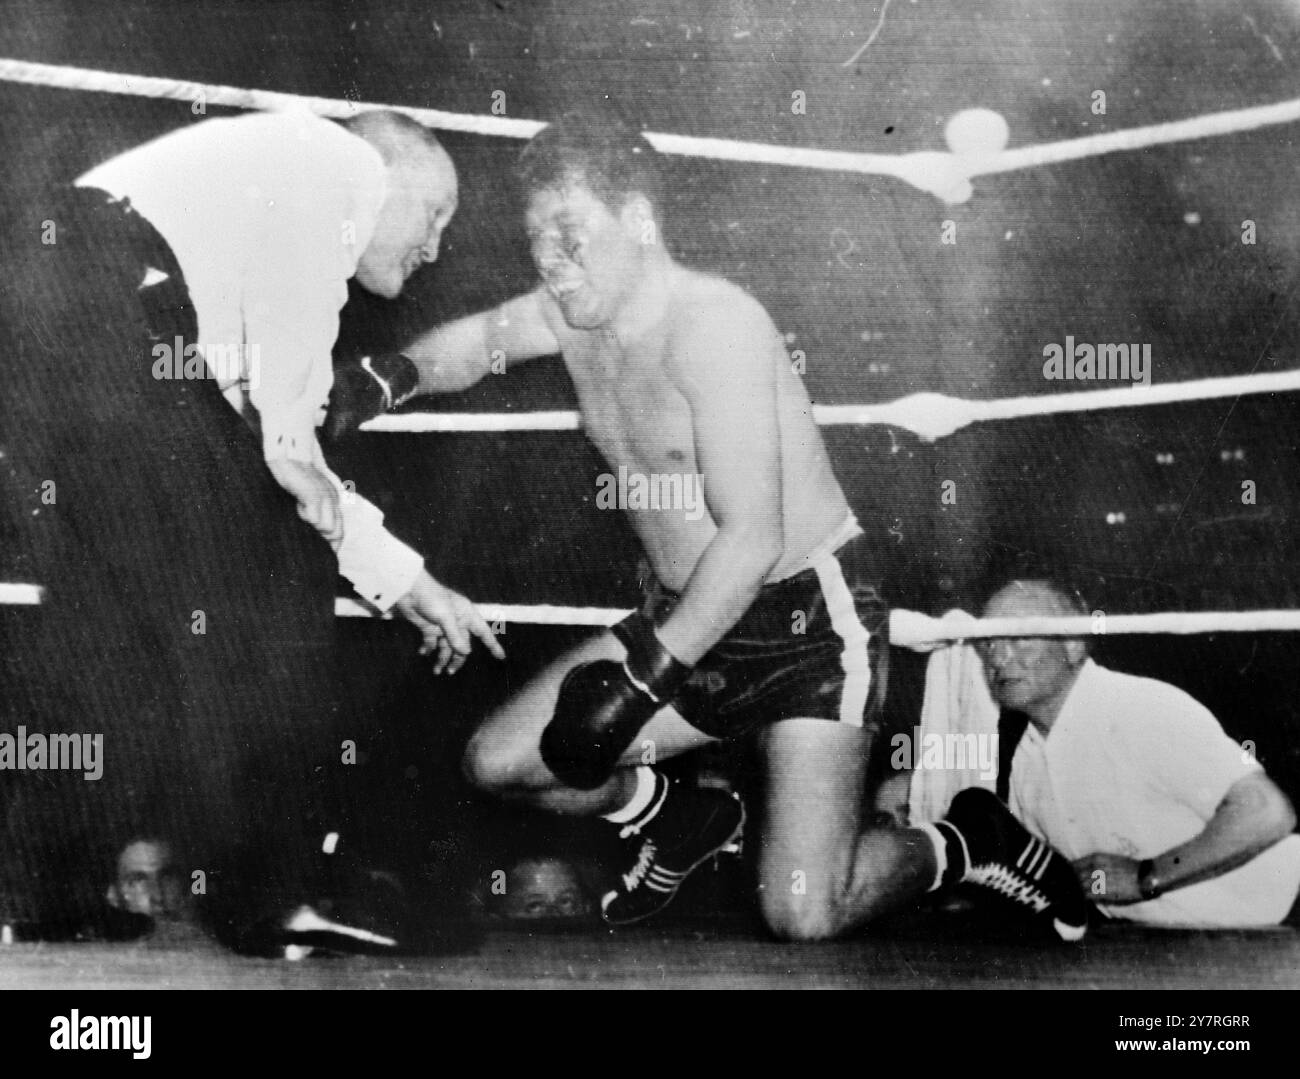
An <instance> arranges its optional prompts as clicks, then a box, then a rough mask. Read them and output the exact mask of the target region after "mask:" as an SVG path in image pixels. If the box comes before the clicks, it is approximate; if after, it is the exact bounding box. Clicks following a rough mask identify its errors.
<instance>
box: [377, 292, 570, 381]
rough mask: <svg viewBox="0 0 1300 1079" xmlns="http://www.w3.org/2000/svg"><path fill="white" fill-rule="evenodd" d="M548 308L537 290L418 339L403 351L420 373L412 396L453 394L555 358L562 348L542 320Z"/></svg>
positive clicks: (544, 319)
mask: <svg viewBox="0 0 1300 1079" xmlns="http://www.w3.org/2000/svg"><path fill="white" fill-rule="evenodd" d="M548 302H549V299H548V297H546V295H545V293H544V292H543V290H541V289H537V290H535V291H533V292H529V293H525V294H524V295H522V296H516V297H515V298H514V299H512V300H507V301H506V302H505V303H503V304H501V305H500V306H499V307H494V308H492V309H491V310H488V311H480V312H479V313H478V314H475V315H468V316H466V317H465V318H459V319H454V320H453V321H451V322H447V323H444V324H443V325H441V326H435V327H434V328H433V329H431V330H428V331H426V332H425V333H422V334H421V335H420V336H419V337H417V338H416V339H415V340H414V341H412V342H410V344H408V345H406V346H405V347H403V348H402V350H401V351H402V354H403V355H404V356H407V357H408V358H409V359H410V360H411V361H412V362H413V363H414V364H415V367H416V369H417V370H418V371H419V373H420V381H419V384H418V385H417V387H416V390H415V393H416V394H425V393H454V392H456V391H457V390H464V389H467V388H468V387H470V386H472V385H474V383H476V382H477V381H478V380H479V379H481V378H482V377H483V376H484V375H487V374H488V373H490V372H494V371H495V372H498V373H499V372H503V371H504V370H505V368H506V367H508V366H510V365H511V364H515V363H519V362H521V361H523V360H531V359H535V358H536V357H538V356H553V355H555V354H556V353H557V352H559V351H560V343H559V341H558V339H557V338H556V336H555V334H554V333H553V332H552V330H551V327H550V325H549V323H548V321H547V318H546V314H545V310H544V304H546V303H548Z"/></svg>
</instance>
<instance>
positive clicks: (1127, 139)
mask: <svg viewBox="0 0 1300 1079" xmlns="http://www.w3.org/2000/svg"><path fill="white" fill-rule="evenodd" d="M0 80H4V81H7V82H17V83H25V84H27V85H35V86H49V87H54V88H58V89H64V90H81V91H90V92H97V93H107V94H128V95H132V96H135V97H146V98H156V99H163V100H172V101H186V102H190V103H194V102H198V101H202V102H204V104H205V105H207V104H212V105H217V106H227V107H231V108H240V109H284V108H304V107H305V108H307V109H310V110H311V111H312V112H315V113H317V114H318V115H321V116H328V117H332V118H335V119H341V118H346V117H350V116H355V115H356V114H357V113H358V112H361V111H363V110H366V109H376V108H385V109H395V110H396V111H398V112H404V113H406V114H407V115H408V116H411V117H412V118H414V119H416V120H419V121H421V122H422V123H425V124H428V125H430V126H432V127H436V128H440V129H442V130H445V131H465V132H470V133H473V134H479V135H495V136H503V137H507V138H520V139H527V138H531V137H532V136H533V135H535V134H536V133H537V132H538V131H540V130H541V129H542V128H543V127H544V126H545V124H544V122H542V121H539V120H525V119H516V118H513V117H506V116H482V115H475V114H469V113H454V112H445V111H443V110H441V109H427V108H414V107H410V106H393V105H383V104H372V103H363V102H358V101H348V100H342V99H338V98H327V97H311V96H306V95H301V94H288V93H280V92H276V91H270V90H254V89H245V88H241V87H236V86H222V85H217V84H208V83H199V82H191V81H189V80H183V79H172V78H164V77H158V76H152V75H127V74H122V73H120V72H113V71H100V70H96V69H92V68H81V67H69V66H65V65H60V64H42V63H36V62H33V61H28V60H18V59H13V58H0ZM1297 120H1300V98H1297V99H1291V100H1286V101H1278V102H1274V103H1272V104H1268V105H1253V106H1248V107H1246V108H1242V109H1230V110H1226V111H1224V112H1216V113H1206V114H1203V115H1200V116H1192V117H1188V118H1186V119H1183V120H1173V121H1168V122H1165V123H1159V124H1150V125H1146V126H1143V127H1133V128H1125V129H1123V130H1121V131H1108V132H1102V133H1099V134H1096V135H1084V136H1081V137H1079V138H1075V139H1063V140H1059V141H1057V142H1051V143H1039V144H1035V145H1030V146H1020V147H1017V148H1015V149H1013V150H1000V151H998V152H996V153H979V154H967V155H961V156H959V155H956V154H953V153H951V152H949V151H946V150H945V151H917V152H913V153H905V154H876V153H858V152H853V151H842V150H818V149H809V148H805V147H798V146H777V145H771V144H768V143H757V142H741V141H738V140H735V139H715V138H700V137H697V136H692V135H673V134H668V133H665V132H652V131H648V132H646V138H647V139H648V140H649V141H650V143H651V145H653V146H654V147H655V149H656V150H658V151H660V152H661V153H665V154H678V155H685V156H690V157H706V158H712V159H715V160H721V161H738V162H745V163H748V164H766V165H784V166H793V167H798V168H809V169H821V170H825V171H831V172H850V173H863V174H873V175H878V176H892V177H894V178H895V179H898V180H902V181H904V182H905V183H909V184H911V185H912V186H913V187H916V188H918V189H919V190H921V191H925V192H928V193H929V194H932V195H935V196H937V197H939V198H941V199H943V200H944V201H946V202H964V201H966V199H967V198H968V197H969V195H970V186H969V180H970V179H971V178H972V177H975V176H987V175H993V174H995V173H1001V172H1010V171H1013V170H1016V169H1027V168H1037V167H1041V166H1045V165H1054V164H1059V163H1061V162H1064V161H1076V160H1078V159H1080V158H1085V157H1096V156H1099V155H1102V154H1110V153H1117V152H1124V151H1133V150H1140V149H1144V148H1146V147H1150V146H1157V145H1162V144H1166V143H1173V142H1187V141H1190V140H1194V139H1204V138H1211V137H1218V136H1224V135H1233V134H1238V133H1240V132H1245V131H1253V130H1256V129H1258V128H1261V127H1269V126H1273V125H1277V124H1289V123H1294V122H1295V121H1297Z"/></svg>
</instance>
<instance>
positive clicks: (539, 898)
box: [499, 858, 595, 919]
mask: <svg viewBox="0 0 1300 1079" xmlns="http://www.w3.org/2000/svg"><path fill="white" fill-rule="evenodd" d="M499 909H500V913H501V915H502V917H505V918H516V919H556V918H563V919H577V918H588V917H591V916H592V915H594V913H595V904H594V903H593V902H592V899H591V896H590V894H589V893H588V892H587V889H586V888H585V887H584V886H583V883H582V880H581V878H580V877H579V876H578V873H577V870H575V869H574V868H573V866H572V865H570V864H569V863H568V862H566V861H564V860H562V859H560V858H524V859H521V860H520V861H518V862H516V863H515V864H514V866H513V867H512V868H511V869H510V872H509V873H508V874H507V877H506V892H505V895H504V896H502V897H501V903H500V908H499Z"/></svg>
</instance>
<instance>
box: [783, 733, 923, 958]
mask: <svg viewBox="0 0 1300 1079" xmlns="http://www.w3.org/2000/svg"><path fill="white" fill-rule="evenodd" d="M871 742H872V733H871V731H870V730H866V729H863V728H861V727H852V726H849V725H847V724H844V723H834V722H829V721H827V720H818V719H789V720H785V721H783V722H780V723H774V724H773V725H772V726H771V727H769V728H768V729H767V730H766V731H765V732H764V735H763V750H764V754H765V757H766V765H767V789H766V794H767V797H766V819H765V821H764V827H763V830H762V836H763V842H762V849H761V853H760V858H759V889H760V905H761V908H762V912H763V918H764V920H765V921H766V923H767V925H768V927H769V928H770V929H771V930H772V932H774V933H775V934H777V935H778V936H780V937H784V938H787V939H790V940H819V939H825V938H828V937H833V936H835V935H836V934H839V933H842V932H844V931H845V930H847V929H849V928H851V927H852V926H854V925H856V924H859V923H861V922H865V921H867V920H869V919H871V918H873V917H876V916H877V915H880V914H883V913H885V912H886V911H888V910H890V909H892V908H895V907H897V906H899V905H901V904H903V903H905V902H907V901H908V900H910V899H913V898H916V897H919V896H920V895H922V894H923V893H924V892H925V891H926V890H927V889H928V888H929V887H930V885H931V884H932V883H933V881H934V878H935V855H934V848H933V846H932V844H931V842H930V840H929V839H928V838H927V837H926V836H925V835H924V833H922V832H919V831H916V830H914V829H904V828H884V829H872V830H869V831H866V832H863V831H862V823H863V822H862V815H863V785H864V781H865V778H866V771H867V761H868V755H869V753H870V751H871Z"/></svg>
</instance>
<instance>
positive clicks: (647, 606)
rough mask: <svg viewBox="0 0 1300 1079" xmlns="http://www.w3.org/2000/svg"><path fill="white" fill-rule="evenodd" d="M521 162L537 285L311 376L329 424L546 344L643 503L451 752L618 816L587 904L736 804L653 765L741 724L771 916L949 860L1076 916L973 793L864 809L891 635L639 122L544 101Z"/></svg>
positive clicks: (1069, 894) (823, 909) (761, 360)
mask: <svg viewBox="0 0 1300 1079" xmlns="http://www.w3.org/2000/svg"><path fill="white" fill-rule="evenodd" d="M518 174H519V179H520V181H521V184H522V188H523V194H524V197H525V199H526V215H525V222H526V226H527V231H528V237H529V240H530V243H531V248H532V256H533V259H534V262H535V263H536V266H537V269H538V271H539V273H540V275H541V278H542V284H541V286H540V287H539V288H537V289H536V290H535V291H533V292H530V293H528V294H526V295H522V296H519V297H516V298H515V299H512V300H510V301H508V302H506V303H505V304H503V305H501V306H500V307H498V308H496V309H494V310H491V311H488V312H484V313H481V314H478V315H474V316H470V317H467V318H463V319H460V320H457V321H454V322H451V323H448V324H446V325H444V326H440V327H437V328H435V329H433V330H431V331H429V332H427V333H425V334H423V335H422V336H421V337H419V338H418V339H417V340H415V341H414V342H412V343H411V345H410V346H409V347H408V348H406V349H405V350H404V354H403V355H394V356H388V357H376V358H370V359H368V360H367V361H366V363H365V365H364V367H359V368H356V369H354V370H352V371H351V372H349V373H347V374H346V375H345V376H344V377H340V378H339V380H338V381H337V382H336V388H335V396H334V400H333V414H332V417H331V427H332V428H333V429H334V430H335V431H336V432H337V431H340V430H346V429H347V428H348V427H350V426H352V425H354V424H356V423H357V422H360V421H362V420H365V419H368V418H369V417H370V416H371V415H374V414H375V413H376V412H378V411H380V410H382V409H383V408H385V407H391V405H392V404H393V403H395V402H396V403H400V402H401V401H402V400H403V399H405V398H409V397H410V396H414V395H415V394H417V393H433V392H453V391H458V390H462V389H464V388H466V387H467V386H469V385H471V384H473V383H474V382H476V381H478V380H479V379H480V378H482V377H483V376H484V375H485V374H487V373H488V372H489V370H492V369H493V368H494V367H495V366H496V365H497V363H498V361H500V360H502V359H504V362H505V363H506V364H513V363H518V362H520V361H524V360H528V359H530V358H533V357H539V356H550V355H554V354H556V353H559V354H560V355H562V357H563V359H564V363H565V365H566V367H567V368H568V371H569V374H570V376H571V377H572V379H573V383H574V386H575V389H576V390H577V395H578V400H579V403H580V407H581V411H582V418H583V425H584V429H585V431H586V433H587V435H588V437H589V438H590V439H591V440H592V442H593V443H594V444H595V445H596V447H597V449H599V450H600V452H601V453H602V454H603V455H604V457H605V459H606V460H607V461H608V463H609V465H610V467H611V469H613V470H614V471H615V472H616V473H617V474H618V475H619V476H620V477H623V476H625V475H626V476H628V477H631V478H632V482H638V483H641V484H643V485H649V487H650V488H652V490H653V492H654V495H653V496H652V497H650V498H649V499H646V500H638V499H634V498H627V499H626V501H627V502H628V503H629V504H637V503H638V502H640V503H641V504H643V505H644V508H630V509H629V510H628V513H629V517H630V520H631V524H632V527H633V529H634V530H635V531H636V533H637V535H638V537H639V539H640V541H641V543H642V546H643V547H644V549H645V554H646V557H647V559H648V561H649V564H650V566H651V567H652V568H653V578H654V579H653V580H651V581H650V582H648V584H647V586H646V593H645V596H644V602H643V604H642V605H641V608H640V609H639V610H638V611H637V612H636V614H634V615H633V616H632V617H630V618H628V619H627V620H626V621H624V622H622V623H621V624H619V625H618V626H616V627H615V628H614V629H613V631H612V632H608V633H602V634H600V635H599V636H596V637H594V638H592V639H591V640H588V641H587V642H585V643H584V644H582V645H580V646H578V647H577V648H576V649H574V650H572V651H570V652H569V653H568V654H566V655H564V656H563V657H562V658H560V659H559V660H557V661H555V662H554V663H552V664H551V665H550V666H548V667H547V668H546V669H544V670H543V671H542V672H541V673H540V674H539V675H538V676H537V677H536V678H535V679H533V681H532V682H531V683H530V684H528V685H527V686H525V687H524V688H523V690H521V691H520V693H519V694H518V695H516V696H515V697H514V698H513V699H511V700H510V701H508V702H507V703H506V704H505V705H504V706H503V707H502V708H500V709H499V710H498V711H496V712H495V713H494V714H493V715H491V716H490V717H489V718H488V719H487V721H486V722H485V723H484V724H483V725H482V726H481V727H480V729H479V730H478V731H477V732H476V734H475V735H474V737H473V738H472V740H471V742H470V744H469V747H468V749H467V752H466V757H465V769H466V772H467V774H468V775H469V776H470V778H471V780H472V781H473V782H474V783H476V784H477V785H478V786H479V787H481V788H483V789H485V790H489V791H493V792H495V793H497V794H499V795H501V796H503V797H507V798H513V799H521V800H524V801H527V802H529V803H531V804H534V805H536V806H539V807H542V808H546V809H549V810H553V811H556V812H561V813H571V814H585V815H600V816H603V817H604V818H605V819H606V820H608V821H609V822H610V823H611V825H613V826H614V827H617V828H618V829H620V830H621V833H622V835H623V836H624V837H625V838H626V839H628V840H630V841H631V843H630V846H629V850H628V861H627V864H626V868H625V871H624V872H623V874H622V876H621V879H620V880H619V883H618V885H617V886H616V887H615V888H614V889H613V890H611V891H610V892H609V893H608V894H607V895H605V896H604V898H603V901H602V909H603V913H604V917H605V919H606V920H607V921H609V922H612V923H627V922H635V921H638V920H640V919H642V918H645V917H647V916H648V915H650V914H653V913H654V912H656V911H658V910H659V909H661V908H662V907H663V906H664V905H666V904H667V903H668V902H669V901H670V900H671V898H672V896H673V895H674V893H675V892H676V891H677V889H678V887H679V885H680V884H681V882H682V881H683V880H684V879H685V878H686V876H687V875H688V874H689V873H690V872H691V871H692V869H694V868H695V867H696V866H698V865H699V864H701V863H702V862H703V861H705V860H707V859H708V858H709V857H710V856H712V855H713V854H714V853H715V852H717V851H718V850H720V849H722V848H723V847H725V846H726V845H728V844H730V843H731V842H732V841H733V839H734V838H735V837H736V835H737V834H738V833H739V831H740V829H741V827H742V824H743V822H744V810H743V808H742V806H741V804H740V802H739V801H738V800H737V799H736V798H735V797H734V796H733V795H731V794H729V793H727V792H725V791H719V790H714V789H698V790H697V789H693V788H689V787H685V786H683V785H674V784H671V783H669V781H668V780H667V779H666V778H665V776H664V775H663V774H662V773H661V772H660V771H659V770H658V769H657V768H656V767H655V765H654V764H653V763H650V762H652V761H661V760H663V759H665V758H668V757H671V756H673V755H674V754H678V753H683V752H686V751H688V750H691V749H694V748H696V747H699V746H701V745H704V744H705V743H708V742H710V741H714V740H717V739H723V738H738V737H740V736H742V735H744V734H746V733H747V732H750V731H752V730H755V729H758V730H759V732H760V734H761V740H762V749H763V752H764V758H765V763H766V787H767V789H766V798H765V799H764V804H765V806H766V819H765V820H764V821H762V827H761V829H760V831H759V836H760V844H759V854H758V857H759V875H760V885H759V887H760V893H761V894H760V900H761V905H762V910H763V914H764V917H765V919H766V921H767V924H768V925H769V926H770V928H771V929H772V931H773V932H774V933H776V934H777V935H780V936H783V937H787V938H793V939H815V938H824V937H829V936H832V935H835V934H838V933H841V932H843V931H845V930H847V929H848V928H850V927H852V926H854V925H856V924H858V923H861V922H863V921H865V920H867V919H869V918H871V917H873V916H875V915H877V914H880V913H882V912H884V911H886V910H887V909H889V908H891V907H893V906H895V905H897V904H899V903H901V902H904V901H906V900H909V899H911V898H913V897H915V896H918V895H919V894H921V893H924V892H925V891H926V890H927V889H934V888H937V887H939V886H940V885H941V884H943V883H945V882H949V881H955V880H958V879H962V878H966V879H974V880H985V881H986V882H989V883H996V886H997V887H999V888H1000V889H1002V890H1004V891H1007V890H1010V891H1014V892H1017V893H1018V898H1019V901H1020V902H1021V903H1022V904H1023V905H1026V906H1028V907H1030V908H1031V909H1034V910H1036V911H1039V912H1043V913H1046V912H1049V911H1050V912H1051V914H1052V915H1053V917H1054V919H1055V920H1056V921H1057V923H1059V924H1060V925H1064V926H1065V927H1066V930H1065V933H1066V935H1069V934H1071V933H1076V932H1077V933H1078V934H1079V935H1081V933H1082V926H1083V924H1084V923H1083V913H1084V910H1085V905H1084V903H1083V899H1082V895H1081V893H1080V892H1079V889H1078V884H1077V882H1076V881H1075V879H1074V877H1073V874H1071V873H1070V871H1069V866H1068V865H1065V864H1064V863H1063V862H1062V861H1061V859H1059V858H1055V857H1054V856H1052V855H1051V853H1050V851H1047V850H1046V848H1045V847H1043V845H1042V844H1038V847H1040V848H1042V850H1036V849H1034V850H1031V849H1030V848H1031V846H1032V844H1033V843H1035V842H1036V841H1034V840H1032V839H1031V838H1030V837H1029V836H1028V834H1027V833H1025V832H1024V831H1023V829H1021V828H1020V826H1019V825H1018V824H1017V823H1016V822H1015V821H1014V819H1012V818H1011V817H1010V815H1009V814H1008V813H1006V811H1005V810H1004V809H1001V808H1000V806H999V804H998V803H996V800H994V801H993V804H992V805H989V804H988V803H986V801H985V800H983V799H981V798H979V797H973V798H964V799H961V801H960V803H956V804H955V808H954V811H953V814H952V815H951V817H950V820H949V821H945V822H940V823H939V824H938V825H929V824H927V825H923V826H921V827H919V828H882V829H865V828H864V819H863V785H864V780H865V777H866V774H867V763H868V757H869V754H870V752H871V750H872V747H873V741H874V736H875V733H876V729H877V725H878V719H879V707H880V704H881V702H882V700H883V697H884V685H885V667H886V660H887V655H888V645H887V641H886V632H887V625H888V620H887V615H888V611H887V609H886V607H885V605H884V603H883V602H882V601H881V599H880V597H879V595H878V593H877V591H876V588H875V586H874V584H873V582H874V580H875V573H874V572H873V567H872V560H871V557H870V555H871V552H870V551H869V550H868V549H867V545H866V543H865V541H864V537H863V533H862V530H861V528H860V527H859V526H858V523H857V521H856V520H855V519H854V516H853V514H852V512H851V510H850V509H849V506H848V503H847V501H846V500H845V497H844V493H843V491H842V490H841V488H840V485H839V482H838V481H837V480H836V478H835V475H834V473H833V472H832V470H831V466H830V461H829V460H828V457H827V453H826V448H825V445H824V443H823V441H822V438H821V434H820V432H819V430H818V429H817V426H816V425H815V423H814V422H813V419H812V409H811V405H810V402H809V399H808V394H807V392H806V391H805V389H804V386H803V383H802V381H801V380H800V378H799V377H798V375H797V374H795V372H794V371H793V370H792V365H791V363H790V360H789V357H788V356H787V355H786V352H785V348H784V344H783V342H782V339H781V337H780V335H779V334H778V332H777V331H776V328H775V327H774V326H773V324H772V321H771V319H770V318H769V317H768V315H767V313H766V311H764V309H763V308H762V307H761V306H760V305H759V304H758V303H757V302H756V301H755V300H754V299H753V298H752V297H750V296H749V295H747V294H746V293H745V292H743V291H742V290H741V289H739V288H737V287H736V286H735V285H732V284H730V283H729V282H727V281H724V280H721V279H719V278H716V277H712V276H708V275H706V274H702V273H698V272H695V271H693V270H690V269H687V268H686V267H684V266H682V265H680V264H679V263H677V262H676V261H675V260H674V259H673V258H672V256H671V255H670V254H669V253H668V251H667V250H666V249H665V247H664V246H663V243H662V242H661V239H660V237H661V236H662V231H661V229H660V218H659V215H660V211H661V206H662V203H661V201H660V190H659V178H658V176H657V172H656V159H655V154H654V151H653V150H652V148H651V147H650V145H649V143H648V142H646V141H645V140H644V139H643V138H642V137H641V136H640V134H639V133H637V132H635V131H634V130H629V129H626V128H624V127H622V126H621V125H618V124H616V123H612V122H609V121H589V120H565V121H562V122H560V123H558V124H554V125H551V126H550V127H547V128H546V129H545V130H543V131H542V132H541V133H540V134H538V135H537V136H536V137H535V138H534V139H533V140H532V142H531V143H530V144H529V145H528V147H527V148H526V149H525V150H524V152H523V155H522V158H521V161H520V166H519V170H518ZM612 478H613V477H612V476H611V477H607V479H612ZM620 482H621V480H620ZM621 501H622V500H621ZM1030 855H1032V857H1030ZM1040 855H1041V857H1040ZM1022 856H1023V857H1022ZM1017 858H1021V862H1022V867H1020V868H1018V867H1017V866H1016V865H1015V862H1016V860H1017ZM1026 867H1027V868H1026Z"/></svg>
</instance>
